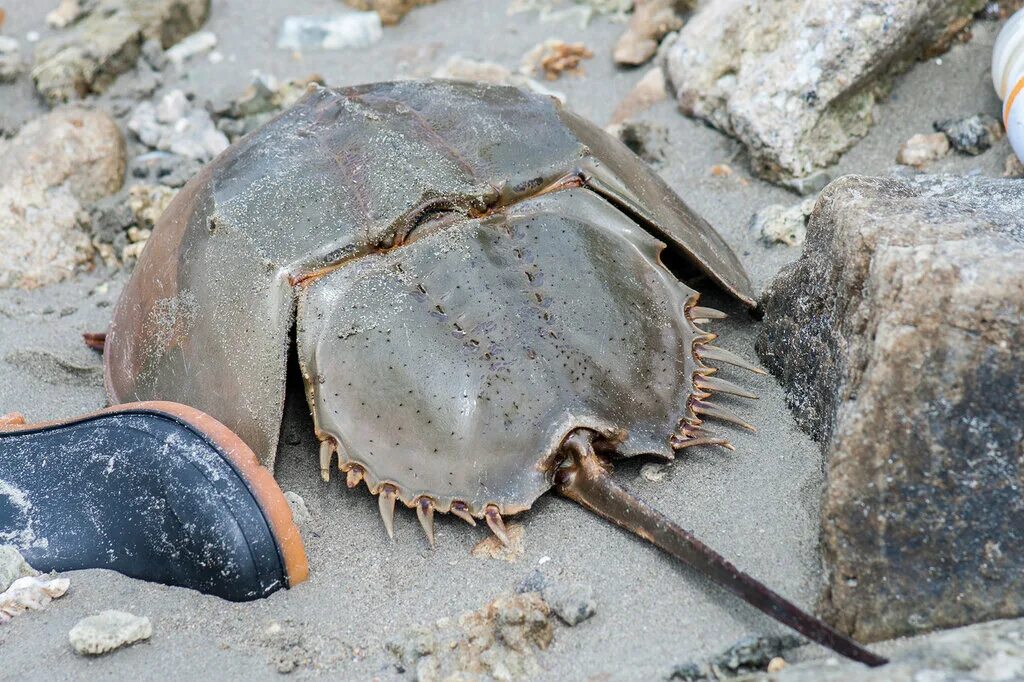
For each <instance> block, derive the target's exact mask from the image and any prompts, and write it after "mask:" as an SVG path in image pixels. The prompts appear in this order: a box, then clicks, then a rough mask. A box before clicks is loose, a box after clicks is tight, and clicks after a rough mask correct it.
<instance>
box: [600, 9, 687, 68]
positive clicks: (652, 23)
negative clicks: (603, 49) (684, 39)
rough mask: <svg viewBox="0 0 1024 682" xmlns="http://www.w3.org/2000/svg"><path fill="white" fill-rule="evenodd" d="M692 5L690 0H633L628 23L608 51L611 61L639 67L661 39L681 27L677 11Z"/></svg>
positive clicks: (651, 55)
mask: <svg viewBox="0 0 1024 682" xmlns="http://www.w3.org/2000/svg"><path fill="white" fill-rule="evenodd" d="M692 5H693V3H692V2H691V1H690V0H637V2H636V4H635V6H634V7H633V16H631V17H630V19H629V25H628V26H627V27H626V30H625V31H624V32H623V33H622V35H621V36H619V39H618V41H617V42H616V43H615V48H614V49H613V50H612V58H613V59H615V63H616V64H622V65H624V66H639V65H641V64H643V63H645V62H647V60H648V59H650V58H651V57H653V56H654V54H655V53H656V52H657V51H658V43H660V42H661V39H662V38H664V37H665V36H667V35H668V34H669V33H671V32H672V31H678V30H679V29H680V28H682V27H683V18H682V17H681V16H680V13H681V12H683V11H685V10H688V9H691V7H692Z"/></svg>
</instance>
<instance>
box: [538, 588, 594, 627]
mask: <svg viewBox="0 0 1024 682" xmlns="http://www.w3.org/2000/svg"><path fill="white" fill-rule="evenodd" d="M543 595H544V601H546V602H547V603H548V604H549V605H550V606H551V609H552V610H553V611H554V612H555V615H557V616H558V617H559V618H560V619H561V620H562V621H563V622H564V623H565V624H566V625H568V626H569V627H575V626H576V625H579V624H580V623H582V622H583V621H585V620H587V619H588V618H590V617H592V616H593V615H594V614H595V613H597V602H596V601H594V588H593V587H591V586H590V585H585V584H583V583H568V584H567V583H559V582H556V583H553V584H552V583H549V584H547V585H546V586H545V587H544V591H543Z"/></svg>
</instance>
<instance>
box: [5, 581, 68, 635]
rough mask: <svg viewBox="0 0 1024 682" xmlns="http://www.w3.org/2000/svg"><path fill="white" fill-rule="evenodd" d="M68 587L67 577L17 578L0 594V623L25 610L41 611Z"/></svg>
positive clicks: (62, 594)
mask: <svg viewBox="0 0 1024 682" xmlns="http://www.w3.org/2000/svg"><path fill="white" fill-rule="evenodd" d="M69 587H71V581H70V580H68V579H67V578H53V577H50V576H43V577H42V578H39V577H36V576H25V577H24V578H18V579H17V580H15V581H14V582H13V583H11V586H10V587H8V588H7V590H6V591H4V592H3V593H2V594H0V623H6V622H7V621H9V620H11V619H12V618H14V617H15V616H18V615H21V614H22V613H25V612H26V611H42V610H43V609H45V608H46V607H47V605H48V604H49V603H50V602H51V601H53V600H54V599H57V598H58V597H62V596H64V593H65V592H67V591H68V588H69Z"/></svg>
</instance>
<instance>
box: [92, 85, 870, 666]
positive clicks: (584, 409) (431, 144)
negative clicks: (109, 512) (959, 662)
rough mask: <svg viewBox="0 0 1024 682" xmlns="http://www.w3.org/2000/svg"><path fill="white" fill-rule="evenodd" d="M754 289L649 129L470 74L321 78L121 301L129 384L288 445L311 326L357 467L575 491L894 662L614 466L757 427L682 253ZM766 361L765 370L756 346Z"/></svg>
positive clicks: (419, 490)
mask: <svg viewBox="0 0 1024 682" xmlns="http://www.w3.org/2000/svg"><path fill="white" fill-rule="evenodd" d="M666 245H667V248H669V249H670V250H671V252H672V253H673V254H674V255H675V256H678V257H679V259H681V261H682V262H683V263H685V264H686V266H687V267H689V268H692V269H693V270H694V271H696V272H699V273H703V274H704V275H706V276H707V277H709V278H710V279H711V280H712V281H713V282H715V283H717V284H718V285H719V286H720V287H721V288H723V289H724V290H725V291H727V292H729V293H730V294H731V295H732V296H734V297H735V298H737V299H738V300H740V301H742V302H743V303H745V304H747V305H748V306H750V305H753V303H754V299H753V294H752V290H751V286H750V283H749V280H748V278H747V276H746V274H745V272H744V270H743V267H742V266H741V265H740V263H739V261H738V260H737V258H736V257H735V255H734V254H733V253H732V251H731V250H730V249H729V247H728V246H727V245H726V243H725V242H724V241H723V240H722V238H721V237H720V236H719V235H718V234H717V233H716V232H715V231H714V230H713V229H712V228H711V226H710V225H708V223H707V222H705V221H704V220H703V219H701V218H700V217H699V216H698V215H696V214H695V213H694V212H693V211H691V210H690V209H689V208H688V207H687V206H686V205H685V204H684V203H683V202H682V200H680V199H679V197H678V196H676V195H675V194H674V193H673V192H672V190H671V189H669V187H668V186H667V185H666V184H665V183H664V182H663V181H661V180H660V179H659V178H658V177H657V176H656V175H655V174H654V173H653V172H652V171H651V170H650V169H649V168H648V167H647V166H645V165H644V164H643V162H641V161H640V160H639V159H638V158H637V157H636V156H635V155H634V154H633V153H632V152H630V151H629V150H628V149H627V148H626V147H625V146H624V145H622V144H620V143H619V142H618V141H616V140H614V139H613V138H611V137H610V136H608V135H606V134H605V133H604V132H603V131H601V130H599V129H598V128H596V127H595V126H593V125H592V124H590V123H588V122H587V121H585V120H584V119H582V118H580V117H579V116H577V115H575V114H573V113H571V112H570V111H568V110H566V109H564V108H562V107H561V106H560V105H559V104H558V103H557V102H555V101H554V100H552V99H550V98H546V97H540V96H537V95H532V94H528V93H525V92H523V91H520V90H517V89H514V88H508V87H498V86H489V85H483V84H468V83H456V82H450V81H405V82H396V83H378V84H372V85H364V86H358V87H350V88H344V89H339V90H331V89H327V88H321V87H314V88H312V89H311V90H310V92H309V93H307V94H306V95H305V97H304V98H303V99H302V100H301V101H299V102H298V103H297V104H296V105H295V106H294V107H293V108H291V109H289V110H288V111H286V112H284V113H282V114H281V115H280V116H278V117H277V118H276V119H274V120H273V121H271V122H270V123H268V124H267V125H265V126H264V127H263V128H261V129H260V130H258V131H256V132H254V133H253V134H251V135H249V136H247V137H246V138H244V139H242V140H241V141H239V142H238V143H237V144H235V145H234V146H232V147H231V148H230V149H228V150H227V151H225V152H224V153H223V154H222V155H221V156H220V157H218V158H217V159H216V160H215V161H214V162H212V163H211V164H209V165H208V166H206V168H204V169H203V171H202V172H201V173H200V174H199V175H198V176H197V177H195V178H194V179H193V180H192V181H191V182H190V183H189V184H188V185H187V186H186V187H185V188H184V189H183V190H182V191H181V192H180V193H179V195H178V196H177V197H176V198H175V200H174V202H173V203H172V204H171V206H170V207H169V208H168V210H167V212H166V213H165V214H164V216H163V217H162V218H161V220H160V222H159V224H158V225H157V227H156V229H155V230H154V233H153V236H152V238H151V239H150V241H149V244H148V246H147V248H146V250H145V252H144V254H143V256H142V258H141V259H140V262H139V264H138V266H137V268H136V270H135V273H134V275H133V276H132V278H131V281H130V282H129V283H128V285H127V287H126V288H125V290H124V293H123V294H122V296H121V299H120V301H119V302H118V304H117V307H116V309H115V312H114V318H113V323H112V325H111V328H110V331H109V334H108V335H107V340H106V348H105V368H106V372H105V377H106V386H107V390H108V392H109V395H110V398H111V399H112V400H113V401H114V402H122V401H127V400H148V399H157V398H159V399H163V400H177V401H180V402H184V403H187V404H190V405H192V406H195V407H197V408H199V409H201V410H203V411H205V412H207V413H209V414H211V415H213V416H214V417H215V418H217V419H218V420H220V421H221V422H223V423H224V424H226V425H228V426H230V427H231V428H233V429H235V430H236V431H237V432H238V434H239V435H240V436H241V437H242V438H243V440H245V441H246V442H247V443H248V444H249V445H250V446H251V447H252V449H253V450H254V451H255V452H256V453H257V454H258V455H259V457H260V458H261V460H262V462H263V463H264V464H265V465H266V466H268V467H272V466H273V463H274V457H275V453H276V450H277V438H278V431H279V428H280V422H281V413H282V406H283V402H284V389H285V371H286V361H287V354H288V350H289V335H290V332H291V330H292V328H293V325H294V329H295V338H296V343H297V351H298V357H299V363H300V366H301V371H302V376H303V380H304V384H305V390H306V398H307V400H308V403H309V407H310V409H311V411H312V414H313V419H314V425H315V428H316V435H317V437H318V439H319V440H320V442H321V447H320V461H319V464H320V471H321V474H322V476H323V478H324V480H325V481H326V480H328V479H329V478H330V472H331V469H332V466H333V465H334V462H335V460H336V461H337V465H338V467H339V469H340V470H341V471H343V472H345V475H346V478H347V481H348V485H349V486H350V487H355V486H357V485H358V484H359V483H360V482H363V483H365V484H366V486H367V487H368V488H369V490H370V492H371V493H373V494H375V495H377V496H378V499H379V502H380V511H381V516H382V518H383V520H384V524H385V527H386V529H387V532H388V534H389V535H391V536H393V534H394V527H393V523H394V513H395V505H396V502H398V501H401V502H402V503H403V504H404V505H406V506H407V507H411V508H414V509H415V510H416V514H417V516H418V517H419V520H420V522H421V524H422V526H423V528H424V530H425V532H426V535H427V537H428V538H429V539H430V541H431V542H433V518H434V514H435V513H443V512H450V513H452V514H455V515H456V516H459V517H461V518H462V519H464V520H465V521H467V522H468V523H470V524H475V523H476V520H478V519H480V520H485V521H486V523H487V524H488V526H489V527H490V528H491V529H492V530H493V531H494V533H495V534H496V535H497V536H498V537H499V538H501V539H502V540H503V541H506V542H507V536H506V533H505V527H504V521H503V517H505V516H507V515H510V514H516V513H519V512H523V511H525V510H527V509H528V508H529V507H530V506H531V504H532V503H533V501H534V500H535V499H536V498H537V497H538V496H540V495H542V494H543V493H545V492H546V491H548V490H550V489H551V488H552V487H554V488H556V489H557V490H558V491H559V492H560V493H562V494H564V495H566V496H567V497H570V498H572V499H574V500H576V501H578V502H579V503H581V504H582V505H584V506H586V507H588V508H590V509H592V510H593V511H595V512H596V513H598V514H600V515H602V516H604V517H606V518H608V519H609V520H611V521H613V522H614V523H617V524H618V525H620V526H622V527H624V528H627V529H628V530H630V531H632V532H634V533H637V534H638V535H640V536H641V537H643V538H645V539H647V540H649V541H651V542H653V543H654V544H656V545H658V546H659V547H662V548H663V549H665V550H666V551H667V552H669V553H670V554H672V555H674V556H676V557H678V558H680V559H682V560H683V561H685V562H687V563H689V564H691V565H693V566H695V567H696V568H698V569H699V570H702V571H703V572H704V573H706V574H707V575H709V576H710V577H711V578H713V579H715V580H716V581H718V582H719V583H721V584H722V585H724V586H725V587H727V588H728V589H730V590H732V591H734V592H736V593H737V594H739V595H740V596H741V597H743V598H744V599H745V600H747V601H748V602H750V603H751V604H753V605H754V606H756V607H757V608H759V609H761V610H762V611H765V612H766V613H768V614H769V615H771V616H773V617H775V618H777V619H779V620H780V621H782V622H783V623H786V624H788V625H790V626H792V627H793V628H795V629H796V630H798V631H800V632H802V633H804V634H805V635H807V636H808V637H810V638H811V639H813V640H815V641H818V642H821V643H823V644H826V645H827V646H830V647H832V648H834V649H835V650H836V651H838V652H840V653H842V654H845V655H847V656H850V657H852V658H856V659H858V660H861V661H865V662H867V663H870V664H880V663H881V662H883V660H884V659H881V658H879V657H877V656H875V655H874V654H872V653H870V652H868V651H866V650H864V649H862V648H861V647H860V646H858V645H857V644H856V643H855V642H853V641H851V640H849V639H848V638H846V637H844V636H843V635H841V634H839V633H837V632H835V631H833V630H831V629H830V628H829V627H828V626H827V625H825V624H824V623H822V622H820V621H818V620H817V619H815V618H814V617H812V616H810V615H808V614H806V613H804V612H803V611H800V610H799V609H798V608H797V607H796V606H794V605H793V604H791V603H790V602H788V601H786V600H785V599H783V598H782V597H781V596H779V595H777V594H776V593H774V592H772V591H770V590H769V589H768V588H766V587H765V586H763V585H762V584H760V583H758V582H757V581H755V580H754V579H753V578H751V577H749V576H747V575H746V574H744V573H742V572H740V571H739V570H738V569H736V568H735V567H734V566H732V565H731V564H730V563H729V562H727V561H726V560H725V559H723V558H722V557H720V556H719V555H717V554H715V553H714V552H712V551H711V550H710V549H708V548H707V547H705V546H704V545H703V544H701V543H700V542H699V541H697V540H696V539H694V538H693V537H692V536H691V535H690V534H689V533H687V532H686V531H685V530H683V529H682V528H680V527H679V526H678V525H676V524H674V523H673V522H671V521H670V520H668V519H667V518H666V517H664V516H662V515H660V514H658V513H657V512H655V511H654V510H652V509H650V508H649V507H647V506H646V505H645V504H644V503H642V502H641V501H639V500H638V499H636V498H635V497H633V496H631V495H630V494H628V493H627V492H625V491H624V490H623V489H622V488H620V487H618V485H617V484H616V483H614V481H613V480H612V479H611V477H610V476H609V475H608V474H607V466H606V464H607V462H608V461H609V460H611V459H614V458H618V457H632V456H636V455H649V456H654V457H660V458H662V459H666V460H667V459H672V457H673V456H674V454H675V452H676V451H678V450H681V449H683V448H687V447H691V446H698V445H716V446H723V447H731V446H730V444H729V442H728V441H727V440H726V439H725V438H724V437H723V436H721V435H719V434H715V433H713V432H711V431H709V430H708V429H707V425H706V423H705V421H704V420H705V419H715V420H723V421H725V422H732V423H735V424H739V425H742V426H749V425H746V424H745V423H744V422H743V420H742V419H740V418H739V417H737V416H735V415H733V414H732V413H730V412H728V411H727V410H725V409H724V408H722V407H720V406H718V405H716V404H715V403H714V402H712V401H711V399H712V398H713V397H714V395H715V394H716V393H720V392H721V393H732V394H735V395H740V396H747V397H752V396H751V394H750V393H749V392H747V391H746V390H744V389H742V388H740V387H738V386H736V385H733V384H731V383H729V382H727V381H724V380H722V379H720V378H718V377H717V376H715V369H714V367H713V366H712V364H709V363H731V364H733V365H738V366H740V367H747V368H748V369H755V368H753V367H751V366H750V365H748V364H747V363H746V362H744V361H743V360H742V359H741V358H739V357H736V356H735V355H733V354H731V353H729V352H727V351H725V350H722V349H719V348H717V347H715V346H713V345H712V344H711V342H712V341H713V340H714V339H715V336H714V334H711V333H709V332H708V331H706V330H705V329H704V328H703V326H702V325H704V324H706V323H708V322H709V321H710V320H714V319H717V318H721V317H723V315H722V313H719V312H718V311H715V310H712V309H710V308H704V307H701V306H699V305H698V298H699V294H698V293H697V292H696V291H695V290H694V289H691V288H690V287H688V286H687V285H685V284H683V283H682V282H681V281H680V280H678V279H677V278H676V277H675V276H674V275H673V274H672V273H671V272H670V271H669V270H668V269H667V268H666V267H665V266H663V265H662V263H661V260H660V255H661V252H662V250H663V249H665V248H666ZM755 371H756V369H755Z"/></svg>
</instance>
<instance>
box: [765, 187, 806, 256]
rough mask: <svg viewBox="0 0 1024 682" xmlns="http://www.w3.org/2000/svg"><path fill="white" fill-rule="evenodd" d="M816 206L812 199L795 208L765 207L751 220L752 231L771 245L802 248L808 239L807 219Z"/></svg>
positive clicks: (772, 205)
mask: <svg viewBox="0 0 1024 682" xmlns="http://www.w3.org/2000/svg"><path fill="white" fill-rule="evenodd" d="M814 204H815V199H814V197H811V198H809V199H804V200H803V201H801V202H800V203H798V204H794V205H793V206H783V205H782V204H771V205H769V206H765V207H764V208H762V209H761V210H760V211H758V212H757V213H755V214H754V216H753V217H752V218H751V220H750V229H751V230H752V231H753V232H754V233H755V234H757V235H759V236H760V237H761V239H764V240H765V241H766V242H768V243H769V244H775V243H778V244H785V245H787V246H800V245H801V244H803V243H804V240H805V239H806V238H807V219H808V218H809V217H810V215H811V212H812V211H813V210H814Z"/></svg>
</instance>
